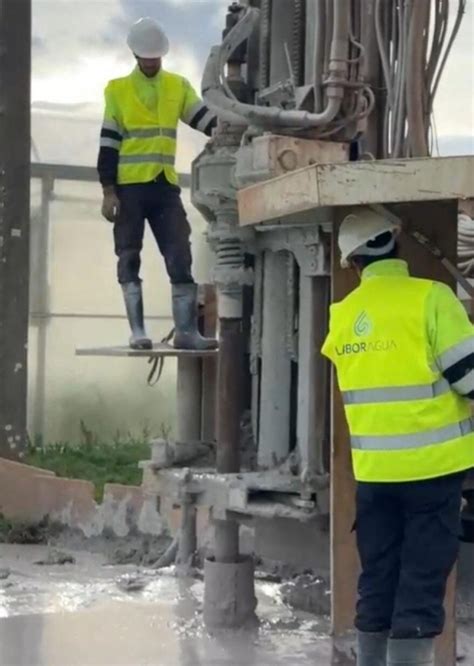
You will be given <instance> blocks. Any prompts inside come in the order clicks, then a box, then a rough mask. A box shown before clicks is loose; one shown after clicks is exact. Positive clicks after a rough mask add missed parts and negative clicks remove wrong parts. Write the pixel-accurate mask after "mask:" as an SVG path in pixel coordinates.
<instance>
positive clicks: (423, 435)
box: [323, 276, 474, 482]
mask: <svg viewBox="0 0 474 666" xmlns="http://www.w3.org/2000/svg"><path fill="white" fill-rule="evenodd" d="M431 288H432V282H430V281H429V280H418V279H415V278H410V277H408V276H396V277H388V276H378V277H371V278H369V279H365V280H363V282H362V284H361V286H360V287H359V288H358V289H356V290H355V291H353V292H352V293H351V294H350V295H349V296H348V297H346V299H345V300H344V301H342V302H341V303H337V304H335V305H333V306H332V307H331V322H330V332H329V336H328V339H327V340H326V342H325V345H324V348H323V350H324V353H325V354H327V355H328V356H329V357H330V358H331V360H332V361H333V363H334V364H335V366H336V369H337V376H338V384H339V387H340V390H341V393H342V397H343V401H344V408H345V413H346V417H347V422H348V425H349V431H350V434H351V445H352V457H353V466H354V474H355V477H356V479H357V480H358V481H365V482H400V481H416V480H419V479H428V478H434V477H436V476H442V475H448V474H452V473H455V472H457V471H460V470H463V469H464V470H465V469H469V468H470V467H474V421H473V419H472V418H471V408H470V402H469V401H468V400H467V399H466V398H463V397H462V396H460V395H459V394H458V393H456V392H455V391H453V390H452V387H451V386H450V385H449V384H448V382H447V381H446V380H445V378H444V377H443V375H442V370H441V368H448V367H451V366H452V365H453V364H454V363H456V362H458V361H459V360H461V359H462V358H463V357H464V356H466V354H469V353H470V352H471V350H472V351H474V339H469V340H466V341H464V342H462V343H461V344H459V345H456V346H455V347H453V348H452V349H449V350H447V351H446V352H445V353H444V354H443V355H441V357H440V358H436V359H435V358H433V355H432V353H431V347H430V343H429V339H428V335H427V327H426V321H425V311H426V299H427V298H428V295H429V294H430V292H431ZM461 381H462V380H461ZM469 381H470V378H469Z"/></svg>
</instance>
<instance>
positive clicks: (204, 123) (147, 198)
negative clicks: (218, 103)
mask: <svg viewBox="0 0 474 666" xmlns="http://www.w3.org/2000/svg"><path fill="white" fill-rule="evenodd" d="M128 45H129V47H130V49H131V51H132V53H133V54H134V56H135V59H136V61H137V66H136V68H135V69H134V71H133V72H132V73H131V74H130V75H129V76H126V77H124V78H120V79H115V80H112V81H110V82H109V84H108V85H107V87H106V89H105V115H104V123H103V126H102V131H101V140H100V152H99V159H98V172H99V177H100V182H101V184H102V187H103V192H104V199H103V205H102V214H103V216H104V217H105V218H106V219H107V220H108V221H109V222H112V223H113V224H114V240H115V251H116V254H117V256H118V280H119V282H120V284H121V285H122V290H123V295H124V299H125V305H126V311H127V316H128V320H129V324H130V328H131V332H132V335H131V338H130V346H131V347H132V348H133V349H150V348H151V347H152V342H151V340H150V339H149V337H148V336H147V334H146V331H145V325H144V315H143V298H142V288H141V280H140V277H139V271H140V253H141V249H142V242H143V234H144V226H145V220H148V223H149V225H150V227H151V230H152V232H153V235H154V237H155V239H156V242H157V244H158V247H159V250H160V252H161V254H162V255H163V257H164V260H165V264H166V269H167V272H168V275H169V278H170V281H171V284H172V293H173V316H174V321H175V337H174V345H175V347H178V348H181V349H210V348H213V347H216V344H217V343H216V341H215V340H211V339H208V338H203V337H202V336H201V335H200V334H199V332H198V328H197V286H196V284H195V283H194V280H193V276H192V272H191V264H192V257H191V245H190V231H191V230H190V226H189V223H188V220H187V217H186V212H185V210H184V207H183V204H182V202H181V197H180V189H179V186H178V177H177V174H176V170H175V156H176V141H177V129H178V123H179V121H180V120H181V121H183V122H185V123H187V124H188V125H190V126H191V127H193V128H194V129H196V130H199V131H201V132H203V133H204V134H206V135H207V136H210V135H211V134H212V130H213V129H214V127H215V126H216V124H217V118H216V116H215V114H214V113H213V112H212V111H211V110H209V109H208V108H207V107H206V105H205V104H204V103H203V102H202V101H201V100H200V99H199V97H198V95H197V94H196V92H195V91H194V90H193V88H192V87H191V85H190V84H189V82H188V81H187V80H186V79H185V78H183V77H182V76H179V75H177V74H172V73H170V72H167V71H165V70H164V69H163V68H162V58H163V57H164V56H165V55H166V54H167V53H168V50H169V41H168V39H167V37H166V35H165V33H164V32H163V29H162V28H161V26H160V25H159V24H158V23H157V22H156V21H155V20H154V19H152V18H143V19H140V20H139V21H138V22H137V23H135V24H134V25H133V26H132V28H131V30H130V33H129V36H128Z"/></svg>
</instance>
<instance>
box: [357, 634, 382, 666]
mask: <svg viewBox="0 0 474 666" xmlns="http://www.w3.org/2000/svg"><path fill="white" fill-rule="evenodd" d="M387 643H388V631H374V632H365V631H359V632H358V633H357V666H387Z"/></svg>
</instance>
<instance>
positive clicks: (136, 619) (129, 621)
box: [0, 545, 474, 666]
mask: <svg viewBox="0 0 474 666" xmlns="http://www.w3.org/2000/svg"><path fill="white" fill-rule="evenodd" d="M69 552H70V551H69ZM49 554H50V553H49V551H48V548H45V547H41V546H33V547H29V546H19V547H18V546H4V545H0V568H2V569H4V568H8V569H9V570H10V571H11V573H10V574H9V575H8V577H6V578H4V579H3V580H0V664H1V666H283V664H284V665H285V666H303V665H304V666H309V665H317V666H324V665H326V664H327V665H328V664H330V663H331V642H330V640H329V638H328V635H327V631H328V622H327V620H325V619H320V618H317V617H315V616H313V615H309V614H306V613H302V612H295V611H293V610H291V609H289V608H288V607H287V606H286V605H285V604H284V603H283V601H282V598H281V589H280V586H279V585H278V584H276V583H267V582H259V583H257V595H258V600H259V606H258V615H259V619H260V626H259V628H258V629H256V630H255V631H253V632H251V633H249V632H237V633H232V632H231V633H224V634H220V635H218V636H210V635H209V634H208V633H207V632H206V630H205V628H204V626H203V623H202V616H201V610H202V598H203V583H202V582H201V581H199V580H187V581H181V580H178V579H177V578H176V577H174V576H173V575H172V571H171V570H165V571H164V572H162V573H161V574H159V575H158V574H157V573H155V572H152V571H150V570H146V569H145V570H144V569H142V570H141V571H140V581H141V582H142V583H143V584H144V587H143V589H140V590H138V591H135V592H127V591H125V590H124V589H123V586H121V585H119V584H117V581H118V580H121V581H124V580H125V581H129V577H130V576H132V577H133V576H135V574H136V572H137V569H136V567H133V566H109V565H107V564H106V563H105V562H106V560H105V559H104V557H103V556H101V555H96V554H95V555H92V554H88V553H84V552H74V553H72V555H73V556H74V558H75V559H76V563H75V564H64V565H60V566H59V565H53V566H48V565H46V566H40V565H36V564H34V563H35V562H36V561H38V560H45V559H48V555H49ZM7 573H8V572H7V571H5V573H4V574H3V575H6V574H7ZM0 578H2V572H0ZM468 631H469V629H468V627H467V626H466V627H465V628H463V629H462V635H461V641H460V642H461V649H462V651H463V652H462V654H465V659H464V661H463V662H461V663H464V664H466V666H467V665H468V664H472V663H474V661H471V657H472V656H474V649H473V651H472V653H471V654H470V655H468V654H467V650H468V643H469V641H471V642H473V643H474V639H472V638H470V637H469V635H468ZM341 663H343V662H341ZM347 663H349V662H347Z"/></svg>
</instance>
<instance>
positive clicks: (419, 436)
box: [351, 418, 474, 451]
mask: <svg viewBox="0 0 474 666" xmlns="http://www.w3.org/2000/svg"><path fill="white" fill-rule="evenodd" d="M472 433H474V419H472V418H469V419H466V420H465V421H461V422H460V423H455V424H453V425H449V426H445V427H444V428H438V429H437V430H430V431H428V432H421V433H415V434H413V435H385V436H383V437H380V436H378V435H376V436H371V437H365V436H364V437H358V436H352V437H351V446H352V448H353V449H360V450H363V451H364V450H365V451H399V450H401V449H418V448H423V447H425V446H432V445H433V444H444V443H445V442H449V441H451V440H452V439H458V438H459V437H466V436H467V435H470V434H472Z"/></svg>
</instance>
